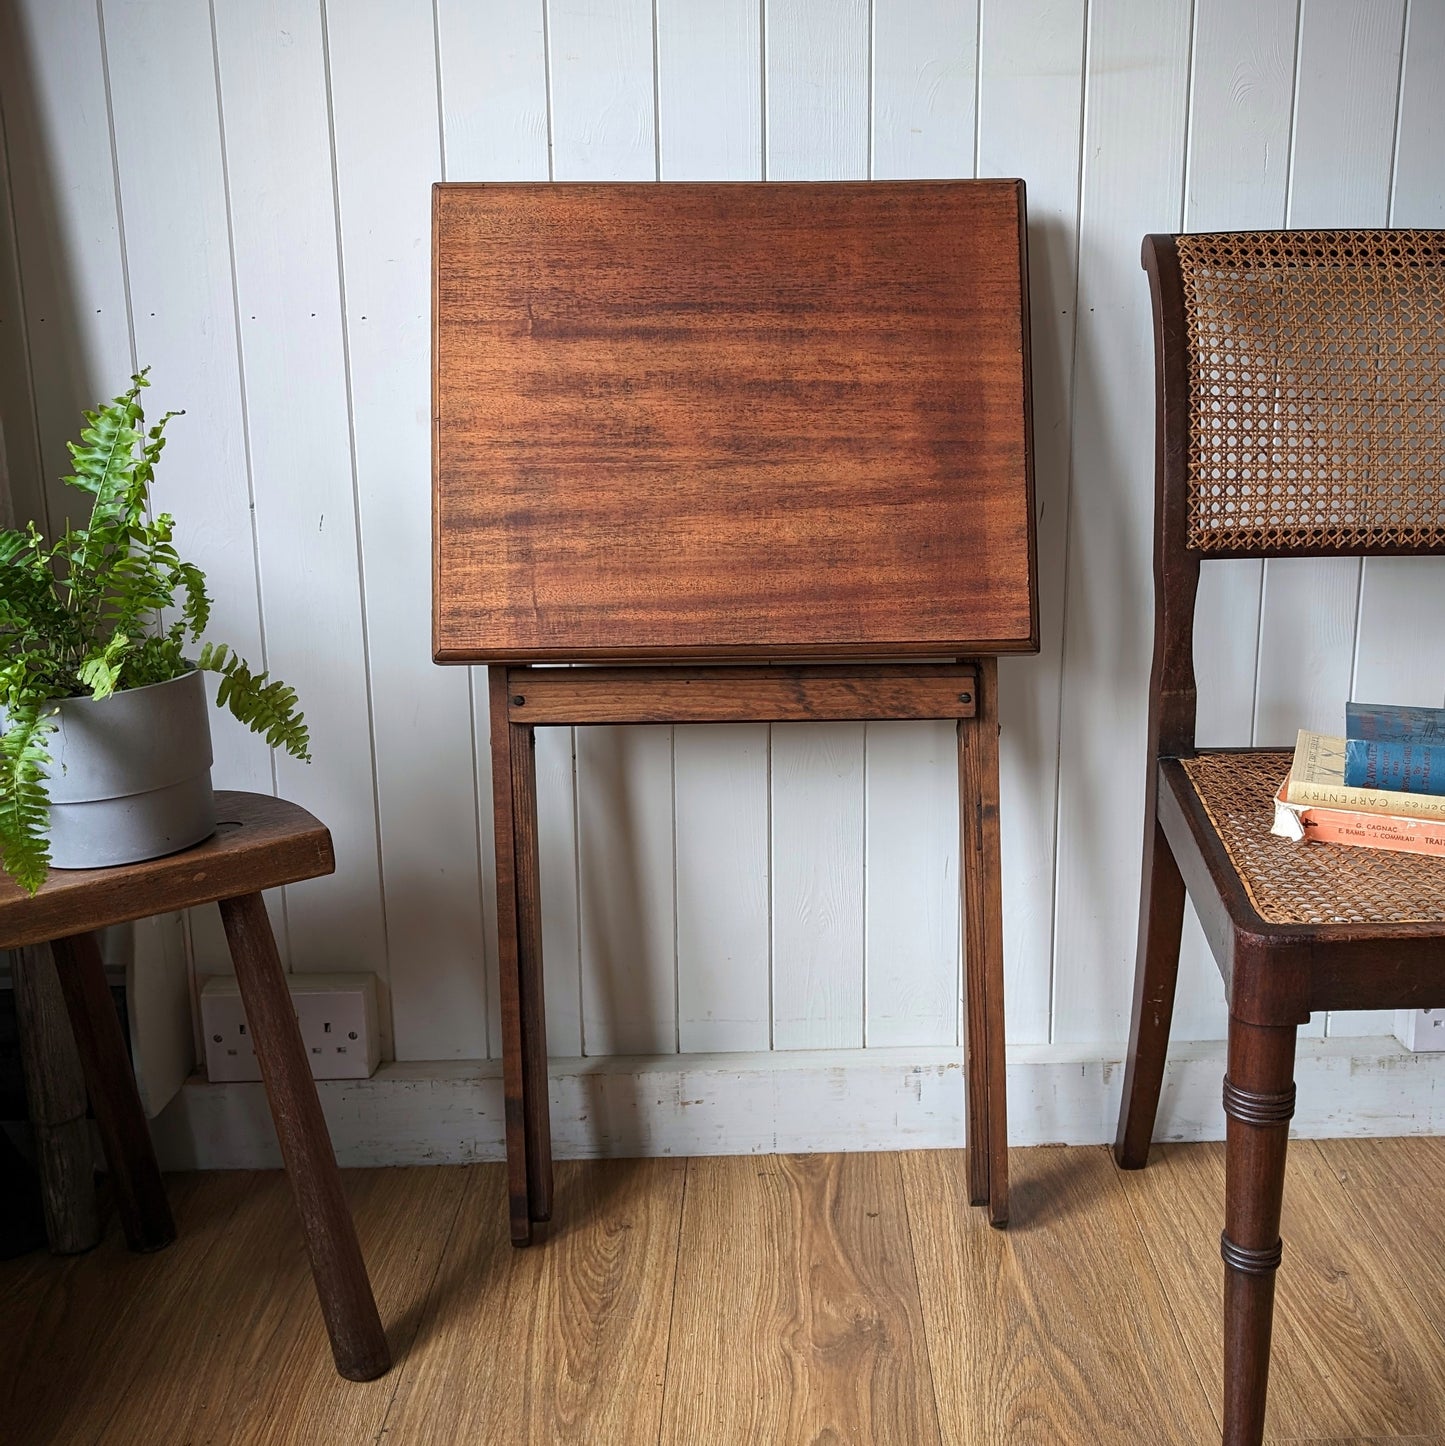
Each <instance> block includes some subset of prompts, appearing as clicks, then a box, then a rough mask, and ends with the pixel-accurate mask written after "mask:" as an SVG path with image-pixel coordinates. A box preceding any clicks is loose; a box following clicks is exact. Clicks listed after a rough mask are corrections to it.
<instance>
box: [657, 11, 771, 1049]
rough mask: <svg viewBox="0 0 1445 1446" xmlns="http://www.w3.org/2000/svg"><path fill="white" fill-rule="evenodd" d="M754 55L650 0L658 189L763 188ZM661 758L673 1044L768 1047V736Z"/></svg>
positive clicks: (740, 733) (708, 741)
mask: <svg viewBox="0 0 1445 1446" xmlns="http://www.w3.org/2000/svg"><path fill="white" fill-rule="evenodd" d="M761 46H762V36H761V30H760V7H759V6H758V4H757V3H756V0H725V3H723V4H720V5H717V6H714V7H710V8H708V9H707V11H706V13H703V12H702V10H701V8H700V7H698V6H696V5H692V4H688V3H686V0H659V3H658V6H657V65H658V76H657V85H658V105H659V110H658V128H659V129H658V156H659V160H660V178H661V179H662V180H665V181H678V180H725V181H747V180H758V179H760V178H761V175H762V162H763V156H762V49H761ZM673 749H674V759H673V762H674V768H675V771H676V818H675V821H674V830H675V837H676V865H677V992H678V998H677V1031H678V1044H679V1048H681V1049H682V1050H683V1051H684V1052H687V1051H689V1050H740V1049H767V1048H768V1043H769V1036H770V1032H771V1017H770V1014H769V997H770V996H769V989H770V984H769V963H770V957H771V943H772V941H771V938H770V933H769V927H768V757H769V730H768V727H767V725H766V724H736V725H729V726H727V727H708V728H696V727H694V728H679V729H677V730H676V732H675V736H674V744H673Z"/></svg>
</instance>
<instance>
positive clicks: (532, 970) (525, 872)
mask: <svg viewBox="0 0 1445 1446" xmlns="http://www.w3.org/2000/svg"><path fill="white" fill-rule="evenodd" d="M508 728H509V731H510V733H511V735H512V745H511V762H512V839H513V847H512V864H513V869H514V875H515V879H516V889H517V976H518V982H519V985H520V988H521V1003H522V1125H523V1128H524V1129H525V1131H526V1133H527V1213H528V1215H529V1216H530V1217H531V1218H532V1219H533V1220H550V1219H551V1217H552V1125H551V1115H550V1110H549V1103H550V1102H549V1100H548V1097H547V1089H548V1086H547V1002H546V999H545V997H544V995H543V992H542V865H541V859H540V858H539V856H538V851H537V737H536V734H535V733H534V732H533V731H532V729H531V728H528V727H524V726H522V725H520V724H516V723H512V724H509V725H508Z"/></svg>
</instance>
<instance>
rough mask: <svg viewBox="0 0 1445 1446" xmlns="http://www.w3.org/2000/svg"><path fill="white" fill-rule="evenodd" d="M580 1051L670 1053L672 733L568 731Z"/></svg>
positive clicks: (673, 1045) (673, 994)
mask: <svg viewBox="0 0 1445 1446" xmlns="http://www.w3.org/2000/svg"><path fill="white" fill-rule="evenodd" d="M577 779H578V797H577V819H578V831H579V834H580V843H581V857H582V897H581V905H582V1047H583V1052H584V1053H586V1054H673V1053H675V1052H676V1050H677V987H676V985H677V980H676V973H675V970H676V939H675V928H676V924H675V915H674V894H673V855H672V730H671V729H670V728H664V727H636V728H579V729H578V730H577Z"/></svg>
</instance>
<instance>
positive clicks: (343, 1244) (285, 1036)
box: [221, 894, 391, 1381]
mask: <svg viewBox="0 0 1445 1446" xmlns="http://www.w3.org/2000/svg"><path fill="white" fill-rule="evenodd" d="M221 922H222V923H223V924H224V925H225V928H226V941H227V943H228V944H229V945H230V947H231V958H232V960H233V961H234V963H235V966H236V982H237V984H238V985H239V986H240V989H241V1002H242V1004H243V1005H244V1007H245V1010H246V1021H247V1023H248V1024H249V1025H250V1027H251V1037H252V1040H253V1042H254V1043H255V1047H256V1059H257V1061H258V1062H259V1063H260V1066H261V1077H262V1079H263V1080H264V1081H265V1083H266V1097H267V1099H268V1100H269V1101H270V1105H271V1117H272V1119H273V1120H274V1121H275V1124H276V1134H277V1136H278V1137H279V1139H280V1141H281V1156H282V1159H283V1160H284V1161H285V1163H286V1173H287V1176H288V1177H289V1178H290V1181H291V1190H292V1193H293V1195H294V1196H295V1199H296V1209H297V1213H298V1214H299V1215H300V1216H301V1229H302V1233H303V1234H304V1235H305V1237H306V1248H307V1251H308V1253H309V1254H310V1256H311V1273H312V1275H313V1276H314V1277H315V1280H316V1294H317V1296H318V1297H319V1298H320V1301H321V1314H322V1315H323V1316H324V1317H325V1320H326V1331H327V1334H328V1335H329V1336H330V1337H331V1352H332V1355H333V1356H334V1357H335V1358H336V1369H337V1371H339V1372H340V1374H341V1375H343V1376H344V1377H346V1379H347V1380H349V1381H370V1380H372V1379H374V1378H375V1377H377V1376H380V1375H383V1374H384V1373H385V1372H386V1371H387V1369H388V1368H389V1367H390V1365H391V1353H390V1351H389V1349H388V1347H387V1344H386V1335H385V1333H384V1332H383V1330H382V1328H381V1317H380V1316H379V1315H378V1314H377V1310H376V1301H375V1299H374V1298H373V1296H372V1293H371V1282H370V1281H369V1280H368V1278H367V1274H366V1263H365V1261H364V1260H363V1259H362V1257H361V1247H360V1245H358V1244H357V1240H356V1227H355V1225H354V1224H353V1223H352V1219H351V1212H350V1210H349V1209H348V1208H347V1205H346V1197H345V1195H344V1194H343V1193H342V1189H341V1172H340V1171H339V1170H338V1169H337V1168H336V1154H335V1152H334V1151H333V1150H332V1148H331V1136H330V1135H329V1134H328V1133H327V1129H326V1118H325V1116H324V1115H323V1114H322V1113H321V1101H320V1099H319V1098H318V1097H317V1094H316V1083H315V1081H314V1080H313V1079H312V1077H311V1065H310V1062H309V1061H308V1060H307V1058H306V1047H305V1045H304V1044H303V1043H302V1042H301V1031H300V1030H299V1029H298V1028H297V1025H296V1011H295V1007H294V1006H293V1004H292V1002H291V992H290V990H289V989H288V988H287V987H286V975H285V973H284V972H283V970H282V968H281V960H280V958H279V957H278V956H277V953H276V941H275V939H274V938H273V937H272V934H271V924H270V921H269V920H268V919H267V917H266V906H265V904H264V903H263V902H262V899H261V896H260V894H244V895H242V896H241V897H240V898H236V899H222V900H221Z"/></svg>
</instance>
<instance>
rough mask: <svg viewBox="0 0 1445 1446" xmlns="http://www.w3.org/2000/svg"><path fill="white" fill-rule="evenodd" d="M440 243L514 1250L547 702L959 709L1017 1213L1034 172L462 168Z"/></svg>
mask: <svg viewBox="0 0 1445 1446" xmlns="http://www.w3.org/2000/svg"><path fill="white" fill-rule="evenodd" d="M433 267H434V286H433V368H434V374H433V469H434V486H435V496H434V518H433V525H434V578H433V584H434V596H433V601H434V614H433V617H434V655H435V658H436V660H437V661H438V662H440V663H486V664H489V665H490V699H491V729H492V733H491V736H492V781H493V782H492V786H493V806H494V811H495V818H496V833H497V915H498V927H499V933H500V967H501V992H502V1017H503V1082H504V1089H505V1096H506V1136H507V1166H508V1186H509V1194H510V1211H511V1231H512V1239H513V1241H515V1242H516V1243H518V1244H525V1243H526V1242H527V1241H528V1240H529V1239H530V1238H531V1222H532V1221H540V1220H546V1219H547V1218H548V1217H549V1215H550V1213H551V1208H552V1162H551V1138H550V1126H549V1120H548V1101H547V1050H546V1028H545V1021H544V1019H543V996H542V953H541V919H540V912H539V901H540V890H541V888H542V883H541V881H540V879H539V877H538V872H539V870H538V857H537V832H536V775H535V764H534V751H533V749H534V738H533V729H534V728H537V727H540V726H549V725H567V724H577V725H580V724H590V723H708V722H739V721H802V720H821V719H929V718H931V719H948V718H952V719H957V721H958V739H959V780H960V790H961V794H960V810H959V812H960V820H961V843H962V870H961V871H962V875H963V889H964V907H965V942H966V950H965V956H966V962H965V979H966V984H965V997H966V1006H967V1030H966V1039H967V1043H966V1068H965V1075H966V1090H967V1119H968V1146H969V1152H968V1175H969V1193H970V1198H971V1199H972V1201H973V1202H974V1203H975V1204H983V1205H986V1206H987V1208H988V1212H989V1218H990V1219H991V1220H992V1221H993V1222H994V1223H995V1224H998V1225H1002V1224H1003V1223H1004V1222H1005V1221H1006V1219H1007V1213H1008V1173H1007V1155H1006V1150H1007V1135H1006V1125H1005V1109H1004V1053H1003V1045H1004V1040H1003V954H1002V932H1001V930H1002V896H1001V890H1000V882H999V870H1000V863H999V823H998V789H999V782H998V697H997V681H996V680H997V661H996V657H997V655H998V654H1000V653H1019V652H1032V651H1036V650H1037V648H1038V624H1037V617H1038V609H1037V601H1036V590H1035V566H1034V526H1033V520H1034V518H1033V485H1032V463H1031V454H1032V448H1031V437H1030V419H1029V355H1028V335H1029V328H1028V302H1027V298H1028V285H1027V270H1028V267H1027V252H1026V245H1025V230H1024V188H1023V183H1022V182H1020V181H945V182H908V183H873V184H852V183H813V184H797V185H794V184H776V183H767V184H667V185H654V184H645V185H570V184H566V185H545V184H535V185H528V184H497V185H454V184H446V185H439V186H437V187H436V189H435V192H434V196H433ZM866 659H886V660H888V661H886V662H866V661H861V660H866ZM557 663H572V664H584V665H587V666H581V667H573V668H556V667H537V666H535V665H537V664H557Z"/></svg>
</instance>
